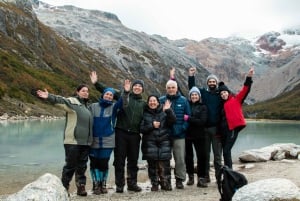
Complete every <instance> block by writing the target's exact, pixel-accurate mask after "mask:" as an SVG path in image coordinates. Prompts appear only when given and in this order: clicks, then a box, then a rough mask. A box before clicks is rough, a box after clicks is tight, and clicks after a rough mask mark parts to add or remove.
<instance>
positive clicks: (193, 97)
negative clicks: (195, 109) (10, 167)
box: [191, 92, 200, 103]
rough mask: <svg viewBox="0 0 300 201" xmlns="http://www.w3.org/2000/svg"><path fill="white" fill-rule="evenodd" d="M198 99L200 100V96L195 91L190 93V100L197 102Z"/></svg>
mask: <svg viewBox="0 0 300 201" xmlns="http://www.w3.org/2000/svg"><path fill="white" fill-rule="evenodd" d="M199 100H200V96H199V94H198V93H196V92H193V93H191V101H192V102H193V103H196V102H198V101H199Z"/></svg>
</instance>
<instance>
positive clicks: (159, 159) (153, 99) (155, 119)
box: [141, 95, 176, 191]
mask: <svg viewBox="0 0 300 201" xmlns="http://www.w3.org/2000/svg"><path fill="white" fill-rule="evenodd" d="M147 104H148V105H147V107H146V108H145V111H144V116H143V120H142V122H141V133H142V134H143V137H142V153H143V157H142V159H143V160H147V163H148V176H149V178H150V180H151V184H152V187H151V191H158V190H159V185H160V186H161V189H162V190H166V191H170V190H172V185H171V166H170V160H171V158H172V153H171V149H172V145H171V138H170V128H171V127H172V125H173V124H174V123H175V121H176V117H175V114H174V112H173V110H172V108H171V102H170V101H168V100H167V101H166V102H165V104H164V105H161V104H160V102H159V99H158V97H157V96H156V95H150V96H149V97H148V100H147Z"/></svg>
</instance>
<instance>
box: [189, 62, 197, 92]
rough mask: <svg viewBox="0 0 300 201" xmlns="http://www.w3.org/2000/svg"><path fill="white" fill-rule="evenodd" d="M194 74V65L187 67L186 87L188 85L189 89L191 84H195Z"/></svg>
mask: <svg viewBox="0 0 300 201" xmlns="http://www.w3.org/2000/svg"><path fill="white" fill-rule="evenodd" d="M195 74H196V68H195V67H191V68H189V77H188V87H189V90H190V89H191V88H192V87H193V86H196V82H195Z"/></svg>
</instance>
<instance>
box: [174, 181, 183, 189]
mask: <svg viewBox="0 0 300 201" xmlns="http://www.w3.org/2000/svg"><path fill="white" fill-rule="evenodd" d="M176 188H177V189H184V186H183V183H182V180H181V179H176Z"/></svg>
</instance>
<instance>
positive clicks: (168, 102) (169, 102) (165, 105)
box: [163, 100, 172, 111]
mask: <svg viewBox="0 0 300 201" xmlns="http://www.w3.org/2000/svg"><path fill="white" fill-rule="evenodd" d="M171 105H172V103H171V101H170V100H166V102H165V104H164V106H163V111H165V110H167V109H170V107H171Z"/></svg>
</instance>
